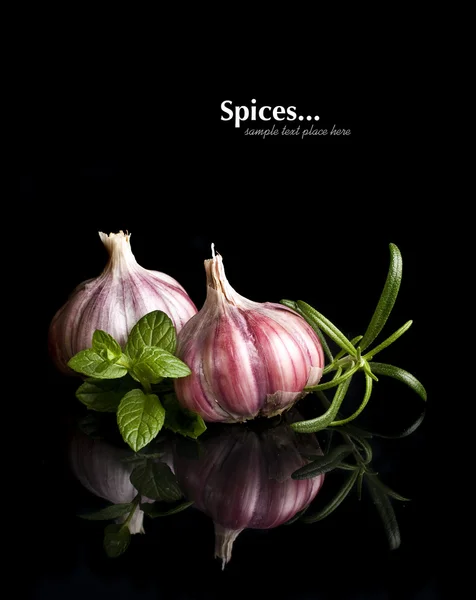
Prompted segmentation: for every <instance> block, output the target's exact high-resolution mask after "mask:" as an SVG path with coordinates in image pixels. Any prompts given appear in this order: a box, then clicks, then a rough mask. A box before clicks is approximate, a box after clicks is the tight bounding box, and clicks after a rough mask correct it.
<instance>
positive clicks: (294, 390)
mask: <svg viewBox="0 0 476 600" xmlns="http://www.w3.org/2000/svg"><path fill="white" fill-rule="evenodd" d="M205 271H206V275H207V297H206V300H205V304H204V305H203V307H202V309H201V310H200V311H199V312H198V313H197V314H196V315H195V316H194V317H193V318H192V319H190V321H189V322H188V323H187V324H186V325H185V327H184V328H183V329H182V330H181V332H180V334H179V335H178V344H177V356H178V357H179V358H181V359H182V360H183V361H184V362H185V363H186V364H187V365H188V366H189V367H190V369H191V371H192V374H191V375H189V376H187V377H183V378H181V379H176V380H175V391H176V394H177V398H178V400H179V402H180V403H181V404H182V405H183V406H184V407H185V408H188V409H189V410H191V411H193V412H196V413H198V414H200V415H201V416H202V417H203V419H204V420H205V421H219V422H225V423H233V422H239V421H246V420H248V419H253V418H254V417H256V416H258V415H264V416H267V417H270V416H274V415H276V414H279V413H281V412H282V411H284V410H286V409H288V408H290V407H291V406H292V405H293V404H294V403H295V402H296V401H297V400H299V399H300V398H301V397H302V396H303V395H305V392H304V391H303V390H304V388H305V387H306V386H310V385H315V384H317V383H318V382H319V380H320V378H321V376H322V371H323V367H324V354H323V350H322V346H321V343H320V341H319V338H318V337H317V335H316V333H315V332H314V330H313V329H312V328H311V327H310V326H309V325H308V323H307V322H306V321H305V320H304V319H303V318H302V317H301V316H300V315H298V314H297V313H296V312H295V311H293V310H291V309H290V308H287V307H286V306H283V305H281V304H275V303H272V302H265V303H258V302H253V301H251V300H248V299H246V298H244V297H243V296H241V295H240V294H238V293H237V292H236V291H235V290H234V289H233V288H232V287H231V286H230V284H229V283H228V281H227V279H226V276H225V271H224V268H223V261H222V257H221V256H220V255H219V254H217V255H216V256H214V257H213V258H212V259H210V260H206V261H205Z"/></svg>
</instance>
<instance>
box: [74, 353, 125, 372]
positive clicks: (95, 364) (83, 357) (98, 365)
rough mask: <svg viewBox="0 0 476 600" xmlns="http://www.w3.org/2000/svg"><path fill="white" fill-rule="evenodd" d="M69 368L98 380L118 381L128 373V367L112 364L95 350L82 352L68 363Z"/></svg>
mask: <svg viewBox="0 0 476 600" xmlns="http://www.w3.org/2000/svg"><path fill="white" fill-rule="evenodd" d="M68 367H70V368H71V369H73V370H74V371H77V372H78V373H82V374H83V375H87V376H88V377H95V378H96V379H116V378H119V377H124V375H125V374H126V373H127V369H126V367H123V366H121V365H118V364H114V363H112V362H110V361H109V360H107V359H105V358H104V357H103V356H101V355H100V354H98V353H97V352H96V351H95V350H81V352H78V354H76V355H75V356H73V358H72V359H71V360H70V361H69V362H68Z"/></svg>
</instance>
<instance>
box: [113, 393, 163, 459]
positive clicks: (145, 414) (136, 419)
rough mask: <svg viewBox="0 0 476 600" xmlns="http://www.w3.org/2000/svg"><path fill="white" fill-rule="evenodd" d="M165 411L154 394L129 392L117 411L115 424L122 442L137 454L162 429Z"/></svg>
mask: <svg viewBox="0 0 476 600" xmlns="http://www.w3.org/2000/svg"><path fill="white" fill-rule="evenodd" d="M164 419H165V410H164V407H163V406H162V404H161V403H160V401H159V398H158V396H156V395H155V394H144V392H143V391H142V390H131V391H130V392H127V394H126V395H125V396H124V397H123V398H122V400H121V402H120V404H119V408H118V409H117V424H118V426H119V430H120V432H121V434H122V437H123V438H124V441H125V442H126V443H127V444H129V446H130V447H131V448H132V450H134V452H137V451H138V450H140V449H141V448H143V447H144V446H145V445H146V444H148V443H149V442H150V441H151V440H152V439H154V438H155V436H156V435H157V434H158V433H159V431H160V430H161V429H162V426H163V424H164Z"/></svg>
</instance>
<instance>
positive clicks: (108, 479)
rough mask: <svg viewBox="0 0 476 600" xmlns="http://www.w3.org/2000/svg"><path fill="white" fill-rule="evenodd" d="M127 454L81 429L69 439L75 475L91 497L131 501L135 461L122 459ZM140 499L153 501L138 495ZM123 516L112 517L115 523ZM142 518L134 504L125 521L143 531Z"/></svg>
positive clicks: (118, 501)
mask: <svg viewBox="0 0 476 600" xmlns="http://www.w3.org/2000/svg"><path fill="white" fill-rule="evenodd" d="M130 455H131V452H130V451H129V450H122V449H121V448H117V447H115V446H113V445H111V444H109V443H107V442H105V441H104V440H100V439H93V438H90V437H89V436H87V435H86V434H84V433H82V432H81V431H77V432H76V433H75V434H74V435H73V437H72V438H71V441H70V447H69V459H70V465H71V469H72V471H73V473H74V475H75V477H76V478H77V479H78V480H79V482H80V483H81V485H83V487H85V488H86V489H87V490H89V491H90V492H91V493H93V494H94V495H95V496H98V497H99V498H103V499H104V500H108V501H109V502H112V503H113V504H126V503H129V502H132V501H133V500H134V498H135V497H136V495H137V490H136V489H135V487H134V486H133V485H132V483H131V482H130V476H131V473H132V471H133V469H134V467H135V466H136V463H134V462H127V461H125V460H124V458H126V457H128V456H130ZM141 502H154V501H153V500H151V499H149V498H146V497H144V496H142V498H141ZM127 516H128V515H125V516H123V517H120V518H119V519H116V523H123V522H124V521H125V520H126V518H127ZM143 521H144V511H142V510H141V509H140V508H139V506H137V508H136V509H135V512H134V514H133V515H132V518H131V520H130V521H129V523H128V527H129V530H130V532H131V533H132V534H135V533H144V527H143Z"/></svg>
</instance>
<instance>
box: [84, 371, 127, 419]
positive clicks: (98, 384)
mask: <svg viewBox="0 0 476 600" xmlns="http://www.w3.org/2000/svg"><path fill="white" fill-rule="evenodd" d="M135 387H137V383H136V382H135V381H134V380H133V379H132V377H129V375H126V376H125V377H123V378H122V379H112V380H108V379H88V380H87V381H85V382H84V383H83V384H82V385H80V386H79V388H78V389H77V390H76V398H78V400H80V401H81V402H82V403H83V404H84V405H86V406H87V407H88V408H89V409H91V410H97V411H98V412H116V411H117V407H118V406H119V402H120V401H121V399H122V397H123V396H124V395H125V394H126V393H127V392H128V391H130V390H131V389H134V388H135Z"/></svg>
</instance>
